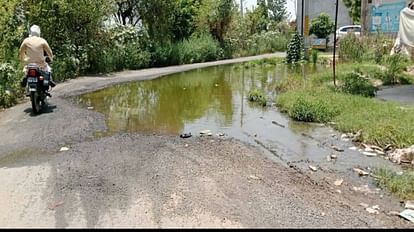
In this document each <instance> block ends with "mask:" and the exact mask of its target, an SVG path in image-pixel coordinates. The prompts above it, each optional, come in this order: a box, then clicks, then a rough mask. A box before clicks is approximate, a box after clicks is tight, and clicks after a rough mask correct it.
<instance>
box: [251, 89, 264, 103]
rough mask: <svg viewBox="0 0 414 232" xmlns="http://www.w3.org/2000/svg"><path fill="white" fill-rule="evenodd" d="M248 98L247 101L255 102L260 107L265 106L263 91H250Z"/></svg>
mask: <svg viewBox="0 0 414 232" xmlns="http://www.w3.org/2000/svg"><path fill="white" fill-rule="evenodd" d="M248 98H249V101H251V102H257V103H259V104H260V105H262V106H266V105H267V98H266V96H265V93H264V92H263V90H260V89H252V90H250V91H249V93H248Z"/></svg>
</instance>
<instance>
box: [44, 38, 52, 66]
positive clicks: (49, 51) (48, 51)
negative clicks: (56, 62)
mask: <svg viewBox="0 0 414 232" xmlns="http://www.w3.org/2000/svg"><path fill="white" fill-rule="evenodd" d="M43 50H44V51H45V52H46V53H47V55H48V56H49V58H50V61H53V52H52V49H50V47H49V44H48V43H47V41H46V40H45V43H44V44H43Z"/></svg>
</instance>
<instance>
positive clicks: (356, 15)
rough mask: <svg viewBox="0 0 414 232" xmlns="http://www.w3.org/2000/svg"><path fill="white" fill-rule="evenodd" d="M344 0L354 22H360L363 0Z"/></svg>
mask: <svg viewBox="0 0 414 232" xmlns="http://www.w3.org/2000/svg"><path fill="white" fill-rule="evenodd" d="M343 2H344V4H345V6H346V7H347V8H348V14H349V16H350V17H351V18H352V22H354V23H359V22H360V21H361V0H343Z"/></svg>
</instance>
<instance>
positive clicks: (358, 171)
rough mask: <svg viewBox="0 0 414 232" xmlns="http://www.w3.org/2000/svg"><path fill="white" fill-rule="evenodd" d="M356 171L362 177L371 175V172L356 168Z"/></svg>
mask: <svg viewBox="0 0 414 232" xmlns="http://www.w3.org/2000/svg"><path fill="white" fill-rule="evenodd" d="M354 171H355V172H356V173H358V175H360V176H368V175H369V172H366V171H364V170H362V169H359V168H354Z"/></svg>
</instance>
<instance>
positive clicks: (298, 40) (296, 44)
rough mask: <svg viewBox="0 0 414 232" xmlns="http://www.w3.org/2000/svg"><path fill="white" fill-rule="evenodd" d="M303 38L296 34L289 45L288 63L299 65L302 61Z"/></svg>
mask: <svg viewBox="0 0 414 232" xmlns="http://www.w3.org/2000/svg"><path fill="white" fill-rule="evenodd" d="M302 49H303V38H302V37H301V36H300V35H299V33H298V32H295V34H294V35H293V37H292V39H291V40H290V42H289V44H288V50H287V54H286V63H288V64H291V63H297V62H299V61H301V60H302Z"/></svg>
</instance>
